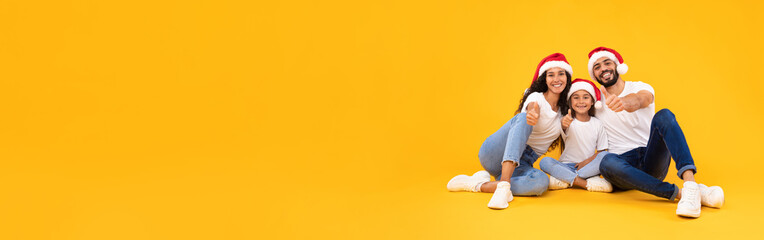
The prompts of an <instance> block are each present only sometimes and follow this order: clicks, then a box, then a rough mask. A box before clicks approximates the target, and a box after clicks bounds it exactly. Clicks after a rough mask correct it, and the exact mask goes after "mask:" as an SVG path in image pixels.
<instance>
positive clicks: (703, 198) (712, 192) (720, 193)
mask: <svg viewBox="0 0 764 240" xmlns="http://www.w3.org/2000/svg"><path fill="white" fill-rule="evenodd" d="M698 187H700V204H702V205H703V206H706V207H712V208H721V207H722V205H724V190H722V188H721V187H719V186H711V187H708V186H706V185H703V184H700V183H699V184H698Z"/></svg>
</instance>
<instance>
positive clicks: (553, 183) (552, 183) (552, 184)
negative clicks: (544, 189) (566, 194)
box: [549, 176, 570, 190]
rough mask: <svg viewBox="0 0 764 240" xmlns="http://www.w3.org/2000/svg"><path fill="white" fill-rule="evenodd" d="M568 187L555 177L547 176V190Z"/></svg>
mask: <svg viewBox="0 0 764 240" xmlns="http://www.w3.org/2000/svg"><path fill="white" fill-rule="evenodd" d="M568 187H570V185H569V184H568V183H566V182H563V181H562V180H560V179H557V178H556V177H552V176H549V190H557V189H566V188H568Z"/></svg>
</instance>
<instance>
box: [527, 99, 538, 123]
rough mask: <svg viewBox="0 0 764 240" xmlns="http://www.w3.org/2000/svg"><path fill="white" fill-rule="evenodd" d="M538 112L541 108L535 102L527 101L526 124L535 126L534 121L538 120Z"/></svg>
mask: <svg viewBox="0 0 764 240" xmlns="http://www.w3.org/2000/svg"><path fill="white" fill-rule="evenodd" d="M539 112H541V110H540V109H539V105H538V104H537V103H536V102H530V103H528V111H526V112H525V114H526V115H525V121H527V122H528V125H531V126H536V123H538V122H539Z"/></svg>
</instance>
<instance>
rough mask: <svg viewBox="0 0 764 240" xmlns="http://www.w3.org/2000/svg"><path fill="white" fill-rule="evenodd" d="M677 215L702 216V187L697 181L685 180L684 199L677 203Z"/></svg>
mask: <svg viewBox="0 0 764 240" xmlns="http://www.w3.org/2000/svg"><path fill="white" fill-rule="evenodd" d="M676 215H679V216H682V217H692V218H696V217H700V187H699V186H698V184H697V183H695V182H690V181H687V182H684V185H683V187H682V199H680V200H679V203H678V204H677V205H676Z"/></svg>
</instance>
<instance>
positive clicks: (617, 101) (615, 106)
mask: <svg viewBox="0 0 764 240" xmlns="http://www.w3.org/2000/svg"><path fill="white" fill-rule="evenodd" d="M600 91H602V93H603V94H605V105H607V107H608V108H610V110H613V112H620V111H623V109H624V107H623V102H621V98H620V97H618V96H616V95H613V94H610V93H608V92H607V90H606V89H605V87H601V88H600Z"/></svg>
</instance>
